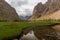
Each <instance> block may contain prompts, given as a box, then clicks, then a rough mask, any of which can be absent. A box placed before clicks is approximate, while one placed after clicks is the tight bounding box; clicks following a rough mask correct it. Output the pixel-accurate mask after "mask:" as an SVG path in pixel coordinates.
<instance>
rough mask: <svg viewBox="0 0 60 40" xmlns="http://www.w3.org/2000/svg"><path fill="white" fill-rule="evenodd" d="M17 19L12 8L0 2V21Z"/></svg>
mask: <svg viewBox="0 0 60 40" xmlns="http://www.w3.org/2000/svg"><path fill="white" fill-rule="evenodd" d="M15 20H19V17H18V15H17V13H16V11H15V9H14V8H12V7H11V6H10V5H9V4H8V3H6V2H5V0H0V21H15Z"/></svg>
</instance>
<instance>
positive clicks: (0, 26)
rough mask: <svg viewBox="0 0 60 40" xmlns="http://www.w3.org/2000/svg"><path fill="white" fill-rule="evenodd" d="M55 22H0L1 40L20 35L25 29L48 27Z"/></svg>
mask: <svg viewBox="0 0 60 40" xmlns="http://www.w3.org/2000/svg"><path fill="white" fill-rule="evenodd" d="M53 23H55V22H52V21H29V22H0V40H1V39H3V38H5V37H12V36H14V35H19V34H20V33H21V32H22V30H23V29H24V28H27V27H29V28H34V27H37V26H38V25H40V26H47V25H51V24H53Z"/></svg>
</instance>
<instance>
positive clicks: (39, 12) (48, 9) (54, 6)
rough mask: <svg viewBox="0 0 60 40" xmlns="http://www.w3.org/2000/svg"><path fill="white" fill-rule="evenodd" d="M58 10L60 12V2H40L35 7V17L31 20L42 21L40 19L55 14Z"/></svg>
mask: <svg viewBox="0 0 60 40" xmlns="http://www.w3.org/2000/svg"><path fill="white" fill-rule="evenodd" d="M58 10H60V0H48V1H47V2H46V3H45V4H42V3H41V2H40V3H38V4H37V5H36V6H35V8H34V10H33V15H32V17H31V18H30V19H29V20H36V19H40V17H43V16H45V15H47V14H51V13H54V12H56V11H58Z"/></svg>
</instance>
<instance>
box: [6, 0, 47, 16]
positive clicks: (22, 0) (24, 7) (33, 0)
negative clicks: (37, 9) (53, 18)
mask: <svg viewBox="0 0 60 40" xmlns="http://www.w3.org/2000/svg"><path fill="white" fill-rule="evenodd" d="M6 1H7V2H8V3H9V4H10V5H11V6H12V7H14V8H15V9H16V11H17V13H18V14H19V15H31V14H32V11H33V8H34V6H35V5H36V4H37V3H39V2H43V3H45V2H46V1H47V0H6Z"/></svg>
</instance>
